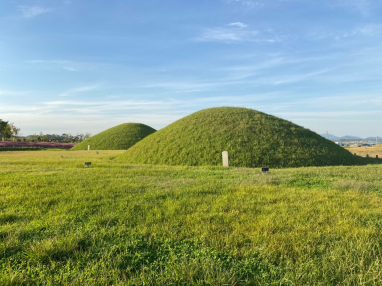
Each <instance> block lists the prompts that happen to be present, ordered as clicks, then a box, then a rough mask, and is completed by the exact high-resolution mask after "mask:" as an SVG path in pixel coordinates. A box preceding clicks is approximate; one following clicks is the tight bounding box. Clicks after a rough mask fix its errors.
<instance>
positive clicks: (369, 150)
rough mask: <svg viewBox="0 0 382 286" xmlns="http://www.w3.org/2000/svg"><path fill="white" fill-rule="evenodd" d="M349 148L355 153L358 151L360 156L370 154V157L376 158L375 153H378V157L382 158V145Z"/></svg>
mask: <svg viewBox="0 0 382 286" xmlns="http://www.w3.org/2000/svg"><path fill="white" fill-rule="evenodd" d="M346 149H347V150H349V152H350V153H352V154H354V153H356V154H357V155H358V156H361V157H366V155H367V154H368V155H369V156H370V157H373V158H375V155H378V157H379V158H380V159H381V158H382V146H381V145H379V146H376V147H352V148H346Z"/></svg>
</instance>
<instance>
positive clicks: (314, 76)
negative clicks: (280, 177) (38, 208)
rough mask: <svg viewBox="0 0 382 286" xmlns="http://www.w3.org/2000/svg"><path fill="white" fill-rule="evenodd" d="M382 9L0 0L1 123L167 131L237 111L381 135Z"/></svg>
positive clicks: (201, 0)
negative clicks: (227, 109) (223, 110)
mask: <svg viewBox="0 0 382 286" xmlns="http://www.w3.org/2000/svg"><path fill="white" fill-rule="evenodd" d="M381 15H382V1H380V0H192V1H191V0H112V1H110V0H13V1H10V0H0V119H2V120H5V121H9V122H13V123H14V124H15V125H16V126H17V127H18V128H20V129H21V135H24V136H26V135H31V134H39V133H40V132H42V133H44V134H63V133H70V134H73V135H76V134H79V133H86V132H89V133H91V134H93V135H95V134H97V133H99V132H101V131H104V130H106V129H108V128H111V127H114V126H116V125H119V124H122V123H128V122H135V123H143V124H146V125H149V126H151V127H153V128H155V129H161V128H163V127H166V126H167V125H169V124H171V123H172V122H174V121H176V120H178V119H181V118H182V117H184V116H187V115H189V114H192V113H194V112H196V111H199V110H201V109H205V108H210V107H220V106H239V107H246V108H251V109H255V110H258V111H261V112H264V113H267V114H271V115H274V116H277V117H280V118H283V119H286V120H289V121H292V122H293V123H296V124H298V125H301V126H303V127H305V128H308V129H310V130H312V131H314V132H316V133H318V134H323V133H326V132H327V131H328V132H329V133H330V134H334V135H336V136H344V135H354V136H360V137H367V136H377V135H378V136H382V116H381V114H382V110H381V109H382V17H381Z"/></svg>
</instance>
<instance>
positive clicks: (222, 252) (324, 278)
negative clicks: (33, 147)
mask: <svg viewBox="0 0 382 286" xmlns="http://www.w3.org/2000/svg"><path fill="white" fill-rule="evenodd" d="M121 153H122V152H121V151H101V152H99V154H97V153H96V152H88V151H75V152H74V151H55V152H54V151H40V152H9V153H8V152H4V153H3V154H2V155H1V156H0V164H1V166H2V168H1V169H0V197H1V200H2V204H1V213H0V284H2V285H381V283H382V275H381V273H382V264H381V262H380V257H381V255H382V248H381V245H382V228H381V225H382V209H381V207H380V206H381V204H382V198H381V196H380V195H381V194H382V182H381V180H380V174H381V171H382V166H381V165H368V166H361V167H359V166H358V167H346V166H342V167H310V168H296V169H271V170H270V171H269V173H268V174H267V175H262V174H261V172H260V170H259V169H249V168H223V167H179V166H152V165H128V164H126V163H124V162H116V161H115V160H112V159H113V158H114V157H115V156H117V155H118V154H121ZM85 161H91V162H92V165H91V166H90V167H85V165H84V162H85Z"/></svg>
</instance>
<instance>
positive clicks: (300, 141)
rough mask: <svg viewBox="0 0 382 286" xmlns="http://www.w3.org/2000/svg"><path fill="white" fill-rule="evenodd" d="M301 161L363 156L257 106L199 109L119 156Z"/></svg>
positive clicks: (165, 160) (324, 162)
mask: <svg viewBox="0 0 382 286" xmlns="http://www.w3.org/2000/svg"><path fill="white" fill-rule="evenodd" d="M222 151H228V153H229V158H230V166H236V167H260V166H269V167H272V168H273V167H302V166H328V165H351V164H355V163H357V162H359V158H357V157H356V156H353V155H352V154H351V153H350V152H348V151H347V150H345V149H344V148H342V147H340V146H338V145H336V144H335V143H333V142H331V141H329V140H326V139H324V138H322V137H321V136H320V135H318V134H316V133H314V132H312V131H310V130H308V129H305V128H303V127H301V126H298V125H296V124H294V123H292V122H289V121H286V120H283V119H281V118H278V117H275V116H272V115H268V114H265V113H262V112H259V111H256V110H253V109H248V108H239V107H218V108H209V109H204V110H201V111H198V112H196V113H194V114H191V115H189V116H186V117H184V118H182V119H180V120H178V121H176V122H174V123H172V124H170V125H169V126H167V127H165V128H163V129H161V130H159V131H157V132H155V133H153V134H151V135H149V136H147V137H146V138H145V139H143V140H141V141H139V142H138V143H137V144H135V145H134V146H132V147H131V148H129V149H128V150H127V151H126V152H125V153H123V154H122V155H120V156H118V157H117V158H116V159H117V160H122V161H126V162H129V163H136V164H142V163H143V164H163V165H190V166H198V165H199V166H200V165H216V166H221V165H222V159H221V157H222Z"/></svg>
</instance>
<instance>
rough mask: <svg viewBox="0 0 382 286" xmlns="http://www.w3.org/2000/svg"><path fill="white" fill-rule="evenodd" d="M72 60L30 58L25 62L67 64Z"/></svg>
mask: <svg viewBox="0 0 382 286" xmlns="http://www.w3.org/2000/svg"><path fill="white" fill-rule="evenodd" d="M69 62H70V61H64V60H48V61H47V60H29V61H25V63H28V64H66V63H69Z"/></svg>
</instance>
